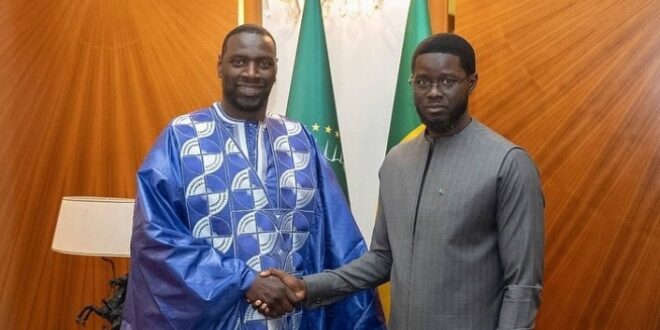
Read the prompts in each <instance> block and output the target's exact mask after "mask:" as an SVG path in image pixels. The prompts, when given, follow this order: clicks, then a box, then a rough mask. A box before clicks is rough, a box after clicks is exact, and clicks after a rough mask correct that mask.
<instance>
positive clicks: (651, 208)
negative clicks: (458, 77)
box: [456, 0, 660, 329]
mask: <svg viewBox="0 0 660 330" xmlns="http://www.w3.org/2000/svg"><path fill="white" fill-rule="evenodd" d="M457 7H458V8H457V18H456V19H457V24H456V28H457V32H458V33H459V34H462V35H464V36H465V37H467V39H468V40H470V41H471V42H472V43H473V45H474V46H475V48H476V50H477V56H478V61H477V62H478V63H477V66H478V71H479V74H480V80H479V85H478V87H477V90H476V93H475V94H474V96H473V97H472V99H471V104H470V108H471V111H472V112H473V114H474V115H475V117H476V118H478V119H480V120H481V121H483V122H485V123H487V124H488V125H489V126H491V127H492V128H494V129H495V130H497V131H499V132H501V133H503V134H504V135H505V136H507V137H508V138H510V139H511V140H513V141H515V142H516V143H518V144H520V145H522V146H523V147H525V148H526V149H527V150H528V151H529V152H530V153H531V154H532V155H533V157H534V158H535V159H536V161H537V164H538V165H539V169H540V171H541V176H542V180H543V186H544V190H545V197H546V215H547V218H546V257H545V267H546V270H545V287H544V291H543V299H542V305H541V312H540V315H539V318H538V320H537V321H538V322H537V325H538V329H660V313H659V312H658V306H660V56H659V55H658V54H660V14H659V13H660V2H658V1H653V0H636V1H626V2H621V1H618V0H580V1H577V0H564V1H533V0H522V1H521V0H516V1H513V0H478V1H477V0H462V1H458V5H457Z"/></svg>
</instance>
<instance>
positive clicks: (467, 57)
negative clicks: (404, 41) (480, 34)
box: [410, 33, 477, 75]
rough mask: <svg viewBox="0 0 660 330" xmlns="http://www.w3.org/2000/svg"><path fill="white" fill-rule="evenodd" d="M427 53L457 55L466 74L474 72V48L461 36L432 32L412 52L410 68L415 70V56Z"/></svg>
mask: <svg viewBox="0 0 660 330" xmlns="http://www.w3.org/2000/svg"><path fill="white" fill-rule="evenodd" d="M427 53H445V54H452V55H456V56H458V59H459V61H460V63H461V68H463V70H465V72H466V73H467V74H468V75H471V74H473V73H475V72H476V70H477V69H476V66H477V65H476V62H477V61H476V59H475V55H474V48H472V45H470V43H469V42H468V41H467V40H465V39H464V38H463V37H461V36H459V35H457V34H453V33H438V34H434V35H432V36H430V37H428V38H426V39H424V40H423V41H422V42H420V43H419V45H418V46H417V48H416V49H415V52H414V53H413V57H412V63H411V68H410V69H411V70H413V71H414V70H415V60H416V59H417V56H419V55H422V54H427Z"/></svg>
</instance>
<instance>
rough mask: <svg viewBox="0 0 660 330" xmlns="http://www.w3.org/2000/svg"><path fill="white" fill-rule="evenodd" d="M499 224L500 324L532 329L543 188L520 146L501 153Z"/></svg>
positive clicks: (540, 255)
mask: <svg viewBox="0 0 660 330" xmlns="http://www.w3.org/2000/svg"><path fill="white" fill-rule="evenodd" d="M497 193H498V194H497V196H498V200H497V218H496V219H497V226H498V245H499V252H500V259H501V260H502V266H503V270H504V283H505V288H504V290H505V291H504V298H503V301H502V307H501V309H500V317H499V324H498V329H533V328H534V320H535V318H536V313H537V311H538V308H539V304H540V294H541V288H542V280H543V209H544V200H543V191H542V190H541V180H540V178H539V174H538V171H537V169H536V167H535V166H534V163H533V161H532V159H531V158H530V157H529V155H528V154H527V153H526V152H525V151H524V150H522V149H518V148H516V149H512V150H511V151H510V152H509V153H508V154H507V156H506V157H505V159H504V161H503V163H502V167H501V168H500V171H499V176H498V183H497Z"/></svg>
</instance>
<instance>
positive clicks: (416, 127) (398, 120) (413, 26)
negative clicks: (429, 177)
mask: <svg viewBox="0 0 660 330" xmlns="http://www.w3.org/2000/svg"><path fill="white" fill-rule="evenodd" d="M429 35H431V22H430V21H429V10H428V5H427V2H426V0H410V7H409V9H408V19H407V20H406V31H405V34H404V36H403V48H402V50H401V61H400V62H399V75H398V77H397V80H396V92H395V94H394V106H393V109H392V121H391V122H390V134H389V136H388V138H387V151H389V150H390V149H392V147H394V146H395V145H397V144H398V143H399V142H402V141H406V140H408V139H411V138H413V137H415V136H417V135H418V134H419V133H421V132H423V131H424V125H422V124H421V122H420V121H419V116H417V111H416V110H415V102H414V101H413V94H412V88H411V86H410V83H409V79H410V74H411V63H412V55H413V53H414V52H415V48H416V47H417V45H418V44H419V43H420V42H421V41H422V40H424V39H425V38H426V37H428V36H429ZM378 293H379V295H380V298H381V302H382V304H383V311H384V312H385V315H387V316H388V317H389V315H390V305H391V298H390V287H389V283H386V284H383V285H381V286H379V287H378Z"/></svg>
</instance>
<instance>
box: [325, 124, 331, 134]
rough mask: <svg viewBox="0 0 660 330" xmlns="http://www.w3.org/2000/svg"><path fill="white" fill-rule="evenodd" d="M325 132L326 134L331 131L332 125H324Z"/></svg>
mask: <svg viewBox="0 0 660 330" xmlns="http://www.w3.org/2000/svg"><path fill="white" fill-rule="evenodd" d="M325 132H326V133H328V134H330V133H332V127H330V126H326V127H325Z"/></svg>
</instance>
